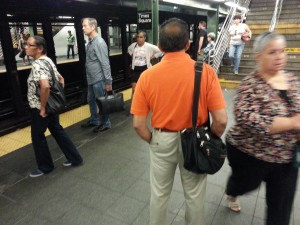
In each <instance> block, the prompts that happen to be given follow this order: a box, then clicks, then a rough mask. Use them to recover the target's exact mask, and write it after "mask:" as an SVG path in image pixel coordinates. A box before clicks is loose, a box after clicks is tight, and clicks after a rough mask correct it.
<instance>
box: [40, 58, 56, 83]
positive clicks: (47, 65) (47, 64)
mask: <svg viewBox="0 0 300 225" xmlns="http://www.w3.org/2000/svg"><path fill="white" fill-rule="evenodd" d="M40 60H41V61H43V62H45V65H46V67H48V69H49V71H50V74H51V77H52V82H53V84H54V83H55V82H58V80H57V79H56V77H55V73H54V70H53V68H52V66H51V64H50V63H49V62H48V61H47V60H46V59H40Z"/></svg>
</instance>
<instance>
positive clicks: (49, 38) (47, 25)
mask: <svg viewBox="0 0 300 225" xmlns="http://www.w3.org/2000/svg"><path fill="white" fill-rule="evenodd" d="M42 28H43V37H44V38H45V40H46V43H47V56H48V57H49V58H51V59H52V61H53V62H54V63H55V64H56V55H55V47H54V40H53V34H52V24H51V21H50V16H47V17H44V18H43V21H42Z"/></svg>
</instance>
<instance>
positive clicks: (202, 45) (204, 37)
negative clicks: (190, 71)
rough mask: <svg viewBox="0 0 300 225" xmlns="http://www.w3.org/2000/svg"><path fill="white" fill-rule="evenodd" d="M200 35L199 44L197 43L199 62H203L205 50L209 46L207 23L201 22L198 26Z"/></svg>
mask: <svg viewBox="0 0 300 225" xmlns="http://www.w3.org/2000/svg"><path fill="white" fill-rule="evenodd" d="M198 29H199V31H198V32H199V34H198V39H197V40H198V42H197V48H196V49H197V60H198V61H202V60H203V57H204V53H203V51H202V50H203V49H204V48H205V47H206V46H207V43H208V41H207V31H206V22H205V21H200V22H199V25H198Z"/></svg>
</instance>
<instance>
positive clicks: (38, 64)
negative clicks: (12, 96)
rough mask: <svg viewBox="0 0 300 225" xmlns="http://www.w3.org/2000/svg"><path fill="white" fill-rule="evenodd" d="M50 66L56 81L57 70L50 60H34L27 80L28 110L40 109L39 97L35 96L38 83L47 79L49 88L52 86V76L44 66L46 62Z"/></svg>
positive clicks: (42, 58) (46, 66) (46, 58)
mask: <svg viewBox="0 0 300 225" xmlns="http://www.w3.org/2000/svg"><path fill="white" fill-rule="evenodd" d="M44 60H46V61H47V62H48V63H50V65H51V66H52V69H53V71H54V74H55V77H56V79H57V80H58V74H59V72H58V71H57V68H56V66H55V64H54V63H53V62H52V60H51V59H50V58H48V57H46V56H44V57H41V58H40V59H36V60H35V61H34V62H33V63H32V69H31V72H30V74H29V76H28V79H27V86H28V89H27V99H28V103H29V106H30V108H37V109H40V108H41V101H40V97H39V96H37V94H36V92H37V86H38V85H39V81H40V80H43V79H48V80H49V83H50V86H51V85H52V83H53V82H52V75H51V73H50V70H49V66H50V65H49V64H48V65H46V63H47V62H45V61H44Z"/></svg>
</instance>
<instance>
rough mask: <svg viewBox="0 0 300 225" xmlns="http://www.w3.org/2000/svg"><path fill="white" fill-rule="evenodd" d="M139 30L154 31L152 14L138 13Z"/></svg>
mask: <svg viewBox="0 0 300 225" xmlns="http://www.w3.org/2000/svg"><path fill="white" fill-rule="evenodd" d="M138 29H139V30H152V13H151V12H138Z"/></svg>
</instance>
